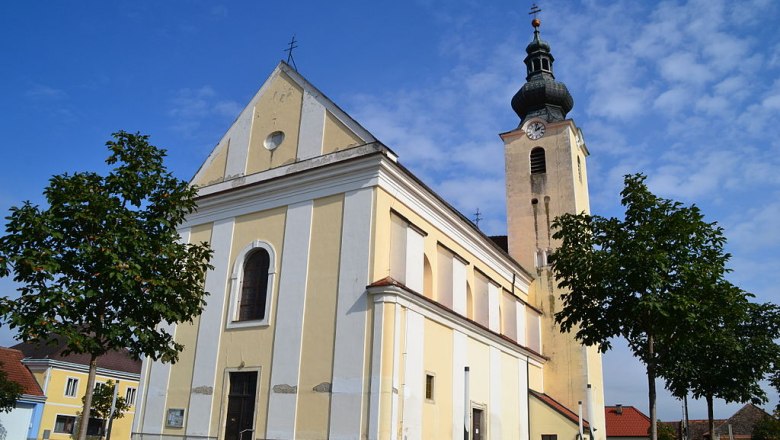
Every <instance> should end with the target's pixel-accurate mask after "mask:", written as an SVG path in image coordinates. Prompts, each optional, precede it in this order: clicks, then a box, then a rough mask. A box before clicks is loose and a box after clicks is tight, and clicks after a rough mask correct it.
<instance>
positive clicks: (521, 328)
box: [515, 301, 528, 347]
mask: <svg viewBox="0 0 780 440" xmlns="http://www.w3.org/2000/svg"><path fill="white" fill-rule="evenodd" d="M526 313H527V312H526V309H525V304H523V303H522V302H520V301H518V302H517V312H516V313H515V320H516V321H517V322H516V325H517V343H518V344H520V345H522V346H524V347H527V346H528V341H527V340H526V335H525V326H526V324H525V317H526Z"/></svg>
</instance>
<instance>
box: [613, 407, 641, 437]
mask: <svg viewBox="0 0 780 440" xmlns="http://www.w3.org/2000/svg"><path fill="white" fill-rule="evenodd" d="M604 417H605V421H606V426H607V440H645V439H649V438H650V434H649V431H650V418H649V417H647V416H646V415H645V414H644V413H642V411H639V410H638V409H636V408H634V407H633V406H624V405H615V406H605V407H604Z"/></svg>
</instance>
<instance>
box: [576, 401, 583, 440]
mask: <svg viewBox="0 0 780 440" xmlns="http://www.w3.org/2000/svg"><path fill="white" fill-rule="evenodd" d="M577 405H578V407H579V411H578V412H577V419H578V420H577V421H578V423H577V426H578V428H579V432H580V440H583V439H582V400H580V401H578V402H577Z"/></svg>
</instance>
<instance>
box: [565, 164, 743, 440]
mask: <svg viewBox="0 0 780 440" xmlns="http://www.w3.org/2000/svg"><path fill="white" fill-rule="evenodd" d="M644 181H645V176H643V175H639V174H638V175H629V176H626V178H625V188H624V189H623V191H622V192H621V196H622V201H621V203H622V205H623V206H624V207H625V218H624V219H622V220H621V219H617V218H604V217H600V216H590V215H586V214H578V215H575V214H565V215H563V216H561V217H558V218H557V219H555V221H554V222H553V227H554V228H555V233H554V235H553V238H555V239H556V240H558V241H559V243H560V246H559V248H558V249H557V250H556V251H555V253H554V254H553V255H552V256H551V259H550V261H551V265H552V269H553V271H554V274H555V277H556V281H557V282H558V286H559V287H561V288H563V289H565V290H566V291H567V292H568V293H565V294H563V295H562V296H561V300H562V308H561V311H560V312H558V313H556V315H555V320H556V322H557V323H558V324H559V325H560V328H561V331H562V332H574V335H575V338H576V339H577V340H579V341H581V342H582V343H584V344H586V345H596V346H598V348H599V350H600V351H602V352H603V351H606V350H608V349H609V348H610V347H611V339H612V338H616V337H622V338H624V339H625V340H626V341H627V342H628V346H629V348H630V349H631V351H632V352H633V354H634V356H636V357H637V358H639V360H640V361H641V362H642V363H644V364H645V366H646V369H647V382H648V401H649V408H650V419H651V425H650V427H651V438H652V439H653V440H657V438H658V435H657V430H656V428H657V426H656V423H657V416H656V404H655V402H656V389H655V380H656V378H657V377H658V374H659V364H660V362H661V361H662V359H661V358H660V357H659V354H658V351H657V349H656V346H657V345H663V344H665V343H666V341H667V340H668V339H669V338H670V335H671V334H673V332H674V331H675V329H676V328H677V326H678V325H679V324H680V322H685V321H686V320H688V319H690V317H689V316H688V315H687V313H689V311H690V310H691V309H693V307H691V305H690V304H689V303H690V301H691V292H692V291H696V290H697V289H703V288H704V287H703V286H709V285H711V284H712V283H715V282H716V281H717V280H719V279H721V277H722V276H723V274H724V273H725V262H726V260H727V259H728V255H727V254H725V253H724V251H723V245H724V242H725V240H724V238H723V232H722V230H721V229H720V228H719V227H717V226H716V225H715V224H713V223H707V222H705V221H704V218H703V215H702V214H701V212H700V210H699V209H698V208H697V207H696V206H690V207H686V206H683V205H682V204H680V203H679V202H674V201H671V200H667V199H663V198H659V197H657V196H655V195H653V194H652V193H651V192H650V191H649V190H648V188H647V186H646V185H645V182H644Z"/></svg>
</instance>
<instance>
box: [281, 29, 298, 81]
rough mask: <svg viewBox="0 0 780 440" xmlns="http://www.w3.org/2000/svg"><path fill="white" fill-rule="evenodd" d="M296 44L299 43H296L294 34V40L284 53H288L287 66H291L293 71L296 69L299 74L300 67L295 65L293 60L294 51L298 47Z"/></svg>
mask: <svg viewBox="0 0 780 440" xmlns="http://www.w3.org/2000/svg"><path fill="white" fill-rule="evenodd" d="M295 43H297V41H295V34H293V36H292V39H291V40H290V42H289V43H288V44H287V46H288V47H287V49H285V50H284V51H285V52H287V64H291V65H292V67H293V69H295V71H296V72H297V71H298V66H296V65H295V59H293V49H295V48H296V47H298V46H297V45H296V44H295Z"/></svg>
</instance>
